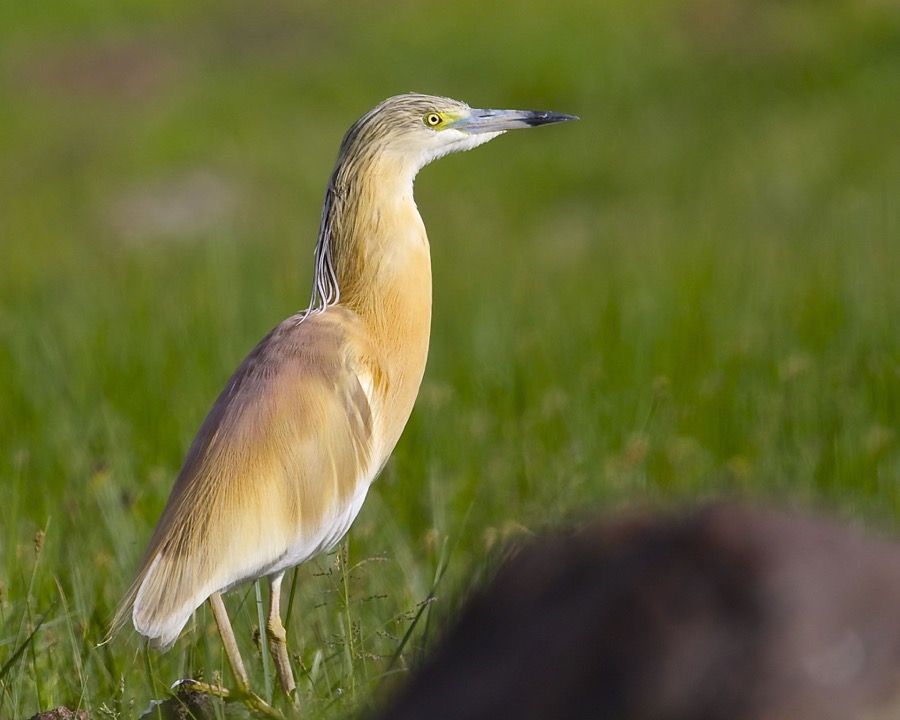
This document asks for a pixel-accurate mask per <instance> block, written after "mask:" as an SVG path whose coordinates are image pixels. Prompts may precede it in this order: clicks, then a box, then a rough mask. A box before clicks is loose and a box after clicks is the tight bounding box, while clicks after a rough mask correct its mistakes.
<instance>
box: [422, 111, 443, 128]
mask: <svg viewBox="0 0 900 720" xmlns="http://www.w3.org/2000/svg"><path fill="white" fill-rule="evenodd" d="M423 120H424V121H425V124H426V125H427V126H428V127H431V128H433V127H437V126H438V125H440V124H441V122H442V121H443V118H442V117H441V116H440V115H439V114H438V113H436V112H430V113H426V114H425V117H424V118H423Z"/></svg>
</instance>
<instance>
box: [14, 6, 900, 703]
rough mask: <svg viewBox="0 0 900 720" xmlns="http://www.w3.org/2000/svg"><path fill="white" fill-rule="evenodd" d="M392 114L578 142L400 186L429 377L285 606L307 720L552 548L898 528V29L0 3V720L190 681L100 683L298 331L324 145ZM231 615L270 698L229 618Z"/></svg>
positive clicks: (654, 15) (489, 156) (753, 17)
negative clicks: (329, 549)
mask: <svg viewBox="0 0 900 720" xmlns="http://www.w3.org/2000/svg"><path fill="white" fill-rule="evenodd" d="M410 90H415V91H418V92H427V93H433V94H441V95H449V96H452V97H456V98H458V99H461V100H464V101H466V102H468V103H469V104H471V105H473V106H480V107H510V108H523V109H552V110H556V111H560V112H567V113H573V114H577V115H579V116H581V118H582V119H581V121H580V122H578V123H574V124H567V125H563V126H559V127H552V128H545V129H540V130H534V131H529V132H527V133H511V134H510V135H508V136H506V137H503V138H501V139H499V140H497V141H495V142H493V143H491V144H490V145H489V146H487V147H485V148H481V149H478V150H477V151H475V152H473V153H470V154H466V155H464V156H454V157H450V158H447V159H445V160H441V161H440V162H438V163H437V164H436V165H434V166H432V167H428V168H426V169H425V170H424V171H423V173H422V175H421V176H420V178H419V180H418V181H417V186H416V190H417V201H418V204H419V208H420V211H421V212H422V215H423V217H424V219H425V223H426V226H427V227H428V230H429V236H430V239H431V244H432V253H433V264H434V275H435V291H434V293H435V309H434V327H433V336H432V348H431V355H430V361H429V368H428V371H427V373H426V378H425V382H424V385H423V388H422V392H421V394H420V398H419V402H418V405H417V408H416V410H415V412H414V414H413V417H412V419H411V421H410V425H409V426H408V428H407V431H406V433H405V435H404V438H403V439H402V440H401V442H400V445H399V446H398V448H397V450H396V452H395V454H394V457H393V459H392V460H391V462H390V464H389V465H388V467H387V468H386V470H385V473H384V474H383V476H382V478H381V479H380V480H379V481H378V482H377V483H376V485H375V486H374V487H373V492H372V494H371V495H370V498H369V500H368V501H367V504H366V506H365V508H364V510H363V512H362V514H361V516H360V518H359V519H358V521H357V523H356V525H355V526H354V528H353V530H352V531H351V533H350V535H349V541H348V543H347V544H346V545H345V546H344V548H343V550H342V553H341V554H339V555H332V556H329V557H324V558H320V559H319V560H318V561H316V562H315V563H311V564H309V565H308V566H307V567H304V568H303V569H301V570H300V571H299V572H298V574H297V582H296V584H295V586H294V589H295V592H296V595H297V597H296V598H295V602H294V603H293V605H292V611H291V612H292V615H291V618H290V621H289V622H290V625H289V642H290V644H291V647H292V649H293V650H294V652H295V653H296V654H297V656H296V658H295V661H296V665H297V667H298V668H300V670H301V672H300V675H301V677H302V680H301V694H302V699H303V702H304V705H305V707H306V709H307V713H308V715H309V716H316V717H318V716H326V717H345V716H346V715H347V714H349V713H351V712H354V711H356V710H359V709H361V708H365V707H366V706H369V705H371V704H373V703H375V704H377V702H378V698H380V697H382V696H383V694H384V692H385V691H386V686H387V685H389V684H390V683H391V682H393V681H394V680H396V678H402V675H403V674H402V673H396V672H394V671H395V670H398V669H403V668H406V667H408V666H409V665H410V664H411V663H413V662H414V661H415V659H416V657H417V656H418V655H419V653H420V652H422V650H423V649H425V648H427V646H428V645H429V643H430V642H431V640H432V637H433V635H434V633H433V628H434V627H435V626H436V625H438V626H439V625H440V624H441V623H442V622H444V621H445V620H446V618H448V617H450V616H451V615H452V611H453V608H454V605H455V603H456V602H457V601H458V598H459V596H460V595H461V593H462V592H463V591H464V589H465V588H466V587H468V586H469V585H470V584H471V582H473V579H474V578H476V577H478V576H479V575H480V574H482V573H483V572H484V571H485V568H486V567H488V566H489V562H488V561H487V560H486V558H487V557H488V556H490V554H491V553H492V552H493V551H494V550H495V549H496V548H497V547H499V546H501V545H502V544H503V543H504V542H505V541H507V540H508V539H510V538H512V537H515V536H518V535H520V534H523V533H528V532H529V531H533V530H536V529H539V528H541V527H544V526H546V525H548V524H552V523H557V522H561V521H572V520H573V519H577V518H579V517H583V516H584V515H585V514H586V513H588V512H592V511H604V512H610V511H613V510H614V509H615V508H618V507H621V506H623V505H644V504H649V505H658V504H667V503H671V502H684V501H692V500H697V499H699V498H707V497H710V496H720V495H728V496H739V497H745V498H753V499H758V500H764V501H767V502H775V503H779V504H787V505H791V506H799V507H806V508H817V509H824V510H825V511H827V512H829V513H830V514H833V515H837V516H839V517H842V518H845V519H847V520H849V521H852V522H855V523H861V524H865V525H868V526H870V527H879V528H884V529H888V530H889V531H890V530H893V529H895V528H897V526H898V524H900V492H898V483H900V436H898V432H900V207H898V198H900V131H898V126H900V5H898V4H897V3H896V2H893V0H860V1H858V2H840V1H837V0H779V1H777V2H776V1H775V0H676V2H649V1H648V2H625V1H623V0H610V1H609V2H591V3H588V2H584V1H583V0H558V1H557V2H554V3H551V4H547V3H539V2H534V1H532V0H519V2H517V3H515V4H513V3H496V4H490V3H485V2H483V0H458V1H457V2H454V3H439V4H424V3H415V2H411V1H410V0H405V1H397V2H390V1H386V2H378V3H375V2H348V1H346V0H342V1H339V2H324V1H322V0H318V1H314V2H299V1H297V2H289V1H288V0H266V1H265V2H261V3H254V4H250V3H242V2H235V1H234V0H224V1H222V2H188V3H186V2H174V1H172V0H166V1H163V2H156V3H148V2H138V1H137V0H120V1H119V2H116V3H111V2H106V3H104V2H84V1H83V0H74V1H69V2H59V1H58V0H51V1H48V2H42V3H4V4H2V5H0V717H2V718H7V717H9V718H13V717H28V716H29V715H30V714H32V713H34V712H36V711H38V710H39V709H46V708H48V707H53V706H56V705H59V704H63V703H65V704H67V705H69V706H70V707H83V708H86V709H88V710H90V711H91V713H92V717H133V716H134V715H136V714H137V713H138V712H139V711H140V710H142V709H143V708H144V707H146V705H147V703H148V702H149V700H150V699H151V698H161V697H164V696H165V692H166V690H165V689H166V687H167V686H168V685H169V684H171V683H172V682H173V681H174V680H176V679H178V678H179V677H182V676H185V675H190V674H192V675H195V676H196V675H203V676H205V677H211V676H213V675H214V673H215V672H217V671H218V670H219V669H221V668H222V664H223V661H222V657H221V653H220V649H219V644H218V640H217V638H216V637H215V635H214V633H213V632H212V631H211V629H210V620H209V618H208V617H207V615H206V613H205V610H204V611H200V612H198V614H197V619H196V622H195V623H194V624H193V626H192V627H191V630H190V631H189V632H187V633H186V634H185V636H184V637H183V638H182V639H181V640H180V641H179V643H178V644H177V645H176V647H175V648H174V649H173V650H172V651H170V652H169V653H167V654H166V655H158V654H156V653H153V652H149V653H148V652H146V651H144V650H142V649H141V646H140V644H139V643H138V642H137V640H136V639H135V638H134V637H133V635H134V634H133V633H132V632H131V631H126V632H124V633H122V635H121V636H119V637H117V638H116V639H115V640H114V641H113V642H111V643H109V644H107V645H104V646H102V647H100V648H97V647H96V644H97V643H98V642H100V641H101V640H102V639H103V637H104V632H105V629H106V623H107V622H108V620H109V618H110V616H111V613H112V611H113V609H114V607H115V604H116V602H117V601H118V599H119V597H120V596H121V595H122V594H123V593H124V591H125V589H126V587H127V585H128V583H129V581H130V576H131V573H132V572H133V571H134V569H135V567H136V565H137V561H138V558H139V556H140V553H141V552H142V550H143V546H144V543H145V542H146V541H147V539H148V538H149V535H150V532H151V529H152V527H153V524H154V522H155V521H156V519H157V517H158V515H159V513H160V511H161V508H162V505H163V503H164V501H165V498H166V496H167V494H168V491H169V488H170V487H171V484H172V482H173V480H174V477H175V474H176V473H177V471H178V468H179V465H180V462H181V459H182V457H183V455H184V453H185V451H186V449H187V446H188V444H189V443H190V441H191V439H192V437H193V434H194V432H195V431H196V429H197V427H198V426H199V423H200V421H201V420H202V418H203V416H204V414H205V413H206V411H207V410H208V408H209V406H210V404H211V403H212V401H213V399H214V398H215V396H216V394H217V393H218V391H219V390H220V388H221V387H222V385H223V384H224V382H225V380H226V379H227V377H228V376H229V375H230V373H231V371H232V370H233V369H234V368H235V367H236V365H237V364H238V363H239V362H240V360H241V359H242V358H243V356H244V355H245V354H246V353H247V352H248V351H249V350H250V349H251V348H252V347H253V345H254V344H255V343H256V342H257V341H258V340H259V339H260V338H261V337H262V336H263V335H264V334H265V333H266V332H267V331H268V330H269V329H270V328H271V327H272V326H274V325H275V324H276V323H277V322H279V321H280V320H281V319H282V318H283V317H285V316H287V315H288V314H290V313H292V312H294V311H296V310H298V309H300V308H302V307H305V305H306V303H307V301H308V297H309V292H310V279H311V274H312V273H311V265H312V250H313V245H314V242H315V237H316V231H317V226H318V221H319V213H320V208H321V201H322V197H323V194H324V188H325V183H326V181H327V178H328V175H329V173H330V171H331V167H332V163H333V162H334V158H335V156H336V152H337V147H338V144H339V142H340V139H341V137H342V135H343V133H344V132H345V130H346V129H347V128H348V127H349V125H350V124H351V123H352V122H353V121H354V120H355V119H356V118H357V117H358V116H359V115H361V114H362V113H363V112H365V111H366V110H368V109H369V108H370V107H372V106H374V105H375V104H376V103H377V102H379V101H380V100H382V99H383V98H385V97H387V96H389V95H393V94H397V93H401V92H407V91H410ZM442 573H443V575H442ZM438 576H441V577H442V579H441V581H440V583H439V584H438V585H437V589H436V593H435V594H436V597H437V600H436V601H434V602H430V603H428V604H427V605H426V606H421V605H420V604H421V603H422V602H423V601H425V600H426V599H427V598H428V596H429V593H430V592H431V590H432V588H433V585H434V583H435V579H436V578H437V577H438ZM289 579H290V578H289ZM230 607H231V610H232V613H233V614H234V616H235V618H236V625H237V634H238V637H239V640H240V642H241V643H242V645H243V646H244V650H245V654H246V655H247V657H248V660H249V664H250V665H251V666H252V674H253V676H254V678H255V680H256V682H258V687H259V688H264V687H266V686H267V684H270V683H271V678H269V677H267V676H266V674H265V672H264V671H263V669H262V659H261V658H260V657H259V648H258V643H255V642H254V640H253V639H252V633H253V628H254V626H255V625H256V624H257V614H256V608H255V590H254V588H253V587H250V588H242V589H240V590H238V591H236V592H235V593H232V597H231V598H230ZM422 607H425V612H424V613H422V615H421V616H420V618H419V622H418V623H414V622H413V618H414V617H416V613H417V612H418V611H419V609H420V608H422ZM426 618H428V619H429V621H428V622H426ZM430 620H437V621H438V622H431V621H430ZM413 625H414V627H413V632H412V639H411V641H410V642H408V643H405V644H404V643H402V642H401V638H402V637H403V636H404V634H405V633H406V632H407V630H408V629H409V628H410V627H411V626H413ZM35 629H36V632H35ZM32 633H33V634H32ZM398 650H399V651H400V657H399V659H398V660H397V662H395V663H393V664H392V663H391V662H390V659H391V657H392V656H393V655H394V654H395V653H397V652H398ZM19 651H21V652H19ZM388 670H390V671H391V672H390V673H387V671H388ZM386 673H387V675H386ZM226 682H228V675H227V674H226ZM262 691H263V690H261V692H262ZM265 692H268V691H267V690H266V691H265ZM275 702H276V704H278V703H279V702H280V699H279V698H278V697H277V696H276V698H275Z"/></svg>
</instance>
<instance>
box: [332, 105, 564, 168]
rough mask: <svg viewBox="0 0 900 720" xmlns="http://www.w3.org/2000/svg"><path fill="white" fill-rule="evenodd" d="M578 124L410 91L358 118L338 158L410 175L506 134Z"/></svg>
mask: <svg viewBox="0 0 900 720" xmlns="http://www.w3.org/2000/svg"><path fill="white" fill-rule="evenodd" d="M566 120H577V118H576V117H575V116H573V115H563V114H561V113H552V112H538V111H534V110H478V109H474V108H470V107H469V106H468V105H466V104H465V103H463V102H460V101H459V100H453V99H451V98H445V97H436V96H434V95H420V94H417V93H409V94H407V95H397V96H395V97H392V98H388V99H387V100H385V101H384V102H382V103H381V104H379V105H378V106H376V107H375V108H373V109H372V110H370V111H369V112H367V113H366V114H365V115H363V116H362V117H361V118H360V119H359V120H357V121H356V122H355V123H354V124H353V127H351V128H350V130H349V131H348V132H347V135H346V136H345V137H344V141H343V143H342V144H341V156H343V157H345V158H346V157H347V156H348V155H352V154H359V155H360V156H361V157H367V158H369V159H373V160H374V159H375V158H376V157H389V158H391V159H392V160H394V161H399V162H401V163H402V164H403V165H405V166H407V167H408V168H409V169H410V170H412V172H413V174H415V172H417V171H418V170H419V169H420V168H421V167H423V166H424V165H427V164H428V163H430V162H431V161H432V160H436V159H437V158H439V157H443V156H444V155H447V154H449V153H453V152H460V151H462V150H469V149H471V148H473V147H477V146H478V145H481V144H483V143H486V142H487V141H488V140H491V139H493V138H495V137H497V136H498V135H501V134H503V133H504V132H506V131H507V130H515V129H518V128H527V127H535V126H537V125H549V124H551V123H558V122H564V121H566Z"/></svg>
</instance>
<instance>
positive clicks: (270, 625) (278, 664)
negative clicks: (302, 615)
mask: <svg viewBox="0 0 900 720" xmlns="http://www.w3.org/2000/svg"><path fill="white" fill-rule="evenodd" d="M283 579H284V573H283V572H281V573H278V574H277V575H275V576H273V577H271V578H270V579H269V619H268V621H267V622H266V637H267V638H268V639H269V651H270V652H271V653H272V659H273V660H274V661H275V668H276V669H277V670H278V681H279V682H280V683H281V689H282V690H284V694H285V695H287V696H288V697H290V696H291V695H292V693H293V692H294V690H295V688H296V687H297V684H296V683H295V682H294V672H293V671H292V670H291V661H290V658H289V657H288V651H287V633H286V632H285V630H284V625H282V624H281V581H282V580H283Z"/></svg>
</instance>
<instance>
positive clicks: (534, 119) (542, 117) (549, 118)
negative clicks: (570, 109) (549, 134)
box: [522, 110, 579, 127]
mask: <svg viewBox="0 0 900 720" xmlns="http://www.w3.org/2000/svg"><path fill="white" fill-rule="evenodd" d="M578 119H579V118H578V116H577V115H566V114H565V113H556V112H542V111H539V110H531V111H529V112H528V114H527V115H526V116H525V117H523V118H522V120H523V122H524V123H525V124H526V125H530V126H531V127H536V126H538V125H550V124H552V123H561V122H568V121H569V120H578Z"/></svg>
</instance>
